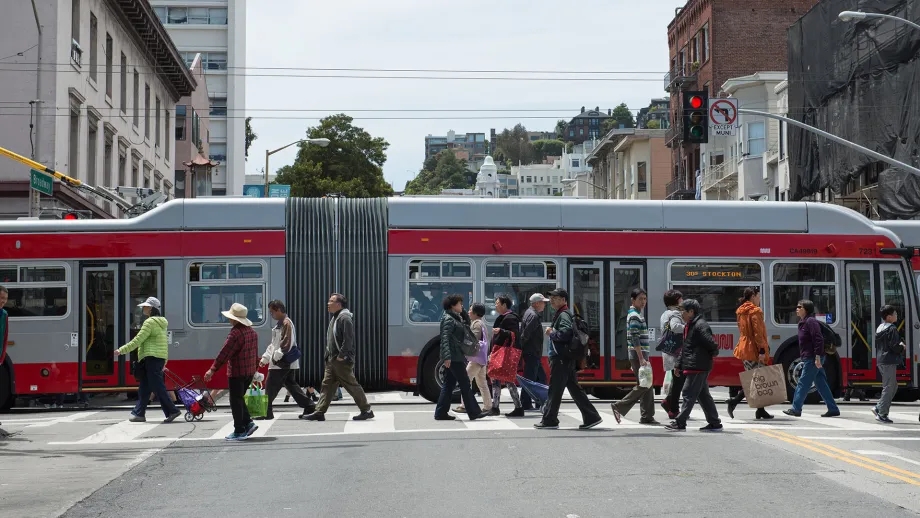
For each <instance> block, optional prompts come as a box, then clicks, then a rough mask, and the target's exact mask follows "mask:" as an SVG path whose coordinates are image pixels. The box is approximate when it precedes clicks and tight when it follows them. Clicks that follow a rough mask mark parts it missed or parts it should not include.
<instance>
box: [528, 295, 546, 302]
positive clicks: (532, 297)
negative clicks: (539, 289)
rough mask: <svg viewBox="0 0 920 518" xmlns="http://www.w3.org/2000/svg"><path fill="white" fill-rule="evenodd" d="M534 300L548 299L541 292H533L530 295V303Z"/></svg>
mask: <svg viewBox="0 0 920 518" xmlns="http://www.w3.org/2000/svg"><path fill="white" fill-rule="evenodd" d="M534 302H549V299H548V298H546V297H544V296H543V294H542V293H534V294H533V295H531V296H530V303H531V304H533V303H534Z"/></svg>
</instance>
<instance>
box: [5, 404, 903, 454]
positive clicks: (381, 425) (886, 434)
mask: <svg viewBox="0 0 920 518" xmlns="http://www.w3.org/2000/svg"><path fill="white" fill-rule="evenodd" d="M598 409H599V410H605V409H606V410H608V411H606V412H604V411H602V412H601V417H602V418H603V419H604V422H603V424H602V425H600V426H598V427H596V428H594V429H593V430H592V433H598V432H600V433H604V432H606V433H609V435H610V436H611V437H615V436H616V435H617V433H618V432H626V433H629V432H630V431H634V430H637V429H642V430H643V431H644V432H648V433H654V432H656V431H658V432H660V433H662V434H665V433H666V432H665V431H664V430H663V429H662V428H661V427H654V426H649V425H644V424H640V423H639V422H638V415H635V416H633V415H630V416H629V418H624V419H623V420H622V423H621V424H617V423H616V420H615V419H614V416H613V414H612V413H610V412H609V407H606V406H605V405H598ZM151 410H153V409H151ZM279 410H280V409H279ZM332 410H333V411H330V412H327V414H326V421H324V422H306V421H303V420H300V419H298V415H299V412H290V411H276V412H275V419H274V420H271V421H258V422H257V424H258V425H259V429H258V430H257V431H256V432H255V434H254V435H253V437H252V438H251V439H254V440H258V439H260V438H269V437H270V438H276V439H282V438H308V437H314V436H315V437H323V436H353V435H380V434H406V435H409V434H420V433H475V432H494V433H515V432H532V433H533V432H536V431H535V430H534V428H533V425H534V424H535V423H537V422H538V421H539V419H540V415H539V413H538V412H528V414H527V415H526V416H525V417H523V418H507V417H505V416H498V417H489V418H486V419H481V420H477V421H469V420H467V418H466V416H459V417H458V418H457V419H456V420H454V421H435V420H434V419H433V417H434V416H433V409H431V408H426V409H409V410H405V409H396V410H387V409H386V408H385V407H380V408H378V409H375V410H374V413H375V416H376V417H375V419H373V420H369V421H354V420H352V419H351V418H352V417H353V416H355V415H357V412H356V411H335V408H333V409H332ZM905 410H907V409H905ZM821 411H823V408H819V407H815V410H813V411H811V410H810V409H809V408H807V407H806V411H805V412H804V413H803V414H802V417H800V418H793V417H788V416H784V415H782V413H781V412H779V411H778V410H777V411H775V412H774V414H775V416H776V417H775V419H773V420H769V421H757V420H755V419H754V411H753V409H746V408H744V409H740V408H739V409H738V410H736V412H735V417H736V418H735V419H729V418H727V416H722V418H723V425H724V426H725V429H726V431H733V430H737V431H745V430H783V431H786V432H788V433H794V434H796V435H800V436H802V437H806V438H821V439H825V440H839V441H855V440H866V439H867V438H866V437H854V436H853V435H852V434H851V432H868V433H871V434H872V435H873V437H874V438H878V440H909V441H916V440H920V427H918V421H917V419H918V418H917V415H916V414H914V413H912V412H907V411H905V412H892V413H891V417H892V419H894V420H895V424H893V425H891V424H882V423H878V422H876V421H875V420H874V419H873V417H872V414H871V413H870V412H869V410H868V409H867V408H866V407H859V408H855V409H853V410H843V415H842V416H841V417H838V418H823V417H820V415H819V413H820V412H821ZM659 413H660V412H659ZM125 414H126V413H124V412H115V411H96V412H92V411H91V412H79V413H74V414H72V415H66V416H61V417H48V416H47V415H45V414H40V415H39V416H37V417H23V418H15V419H4V420H3V428H5V429H6V430H8V431H10V432H19V433H20V435H21V436H22V437H30V436H31V437H34V440H41V441H42V442H44V443H45V444H47V445H49V446H69V447H91V446H94V445H132V444H133V445H137V446H138V447H158V448H159V447H165V446H168V445H170V444H172V443H194V442H200V441H220V440H223V439H224V437H226V436H227V435H228V434H230V433H231V432H232V431H233V421H232V416H231V415H230V412H229V410H227V409H226V408H222V409H218V410H217V411H215V412H211V413H207V414H205V417H204V419H203V420H202V421H197V422H194V423H187V422H185V421H183V420H181V419H180V420H177V421H176V422H173V423H169V424H164V423H161V422H160V421H159V420H158V419H159V416H158V415H157V413H156V412H154V411H151V412H149V413H148V419H149V421H148V422H146V423H130V422H128V421H127V420H126V415H125ZM559 417H560V430H563V431H565V430H577V428H578V425H580V424H581V415H580V413H579V412H578V410H577V409H575V408H574V407H571V406H566V407H564V409H563V410H562V411H561V412H560V416H559ZM657 417H658V419H659V420H663V419H664V416H662V415H659V416H657ZM704 424H705V422H704V421H703V416H702V413H701V412H696V413H695V414H694V415H693V416H692V420H691V422H690V423H688V429H690V430H691V431H692V430H695V429H696V428H697V427H698V426H702V425H704ZM697 425H698V426H697ZM536 433H539V432H536ZM544 433H545V432H544ZM369 440H373V439H369Z"/></svg>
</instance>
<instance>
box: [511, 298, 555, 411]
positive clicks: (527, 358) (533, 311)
mask: <svg viewBox="0 0 920 518" xmlns="http://www.w3.org/2000/svg"><path fill="white" fill-rule="evenodd" d="M547 302H549V299H548V298H546V297H544V296H543V294H542V293H534V294H533V295H531V296H530V307H529V308H527V311H525V312H524V319H523V321H522V322H521V348H522V349H523V354H522V355H521V358H522V360H523V361H524V377H525V378H527V379H529V380H531V381H536V382H537V383H546V372H545V371H544V370H543V340H544V339H545V338H546V334H545V333H544V332H543V316H542V315H543V310H544V309H546V303H547ZM538 406H539V403H538ZM533 407H534V404H533V401H532V400H531V398H530V393H528V392H527V391H526V390H525V391H524V393H523V394H521V409H520V410H521V411H520V414H521V415H523V414H524V411H525V410H532V409H533ZM515 412H517V410H515ZM512 414H514V412H512Z"/></svg>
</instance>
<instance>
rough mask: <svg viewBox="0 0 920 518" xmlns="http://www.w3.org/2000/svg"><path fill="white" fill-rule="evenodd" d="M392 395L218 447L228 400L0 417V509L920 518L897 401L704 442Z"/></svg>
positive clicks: (697, 422) (729, 427) (911, 429)
mask: <svg viewBox="0 0 920 518" xmlns="http://www.w3.org/2000/svg"><path fill="white" fill-rule="evenodd" d="M391 399H392V403H391V404H380V403H378V405H377V406H376V407H375V412H376V413H377V415H378V419H376V420H375V422H367V423H354V422H351V421H349V420H348V418H349V417H350V416H351V415H355V414H356V413H357V409H356V408H355V407H354V406H353V405H350V404H349V403H350V402H348V401H342V402H340V403H337V404H335V405H334V406H333V407H332V408H331V409H330V413H329V414H327V418H328V420H327V421H326V422H325V423H307V422H303V421H300V420H298V419H296V415H297V413H296V412H295V411H296V408H294V407H285V408H284V409H283V410H282V411H280V412H279V411H276V415H279V419H276V420H275V421H274V422H270V424H268V422H264V421H263V422H260V423H259V424H260V426H261V427H262V428H260V431H259V432H257V433H256V436H255V437H253V438H252V439H250V440H249V441H247V442H243V443H227V442H224V441H222V440H220V436H221V434H222V433H223V432H224V431H225V430H226V426H227V424H229V416H228V411H227V409H226V406H225V405H224V406H222V408H220V409H219V410H218V412H215V413H213V414H207V417H206V419H205V421H202V422H200V423H195V424H189V423H185V422H177V423H173V424H170V425H157V424H155V423H154V422H153V421H152V420H151V422H148V423H147V424H146V425H141V427H143V428H138V427H137V425H133V426H127V423H124V422H123V420H124V417H125V413H124V411H95V412H97V413H92V412H93V411H89V412H57V413H44V412H43V413H39V414H23V415H14V416H0V420H2V421H4V424H3V427H4V428H6V429H7V430H11V431H21V432H22V433H21V435H19V436H17V437H13V438H11V439H9V440H7V441H5V442H2V441H0V517H7V516H9V517H16V518H19V517H45V516H48V517H57V516H65V517H90V516H92V517H122V516H151V517H158V516H169V517H184V516H196V517H201V516H204V517H211V516H215V517H220V516H244V517H262V516H266V517H267V516H292V517H304V516H306V517H313V516H316V517H326V516H329V517H353V516H354V517H362V518H363V517H368V516H374V517H376V516H381V517H426V518H427V517H432V516H439V517H453V516H458V517H459V516H462V517H469V516H483V517H485V516H510V517H518V516H520V517H544V516H546V517H563V518H570V517H573V516H576V517H579V518H587V517H609V516H630V517H639V516H650V517H651V516H654V517H659V516H661V517H666V516H688V517H689V516H692V517H717V516H732V517H745V516H757V517H763V516H771V515H773V516H784V515H785V516H795V517H796V518H799V517H811V516H814V517H827V516H835V515H843V516H847V517H872V518H878V517H885V518H895V517H901V516H918V515H920V422H918V419H917V406H916V404H914V405H902V406H898V407H896V408H893V409H892V417H893V418H896V419H895V420H896V424H895V425H882V424H880V423H877V422H875V421H874V420H873V419H872V416H871V414H870V413H869V410H868V408H869V407H868V406H866V405H859V404H842V405H841V407H842V409H843V410H844V415H843V416H842V417H841V418H837V419H823V418H821V417H819V414H820V413H821V412H822V411H823V408H822V407H819V406H807V407H806V409H805V417H804V418H802V419H794V418H788V417H785V416H782V415H781V413H780V410H781V409H780V408H777V409H774V412H773V413H774V414H776V415H777V418H776V419H774V420H773V421H771V422H769V423H768V424H767V423H764V422H756V421H754V419H753V410H750V409H747V408H740V409H739V410H738V411H736V419H734V420H730V419H727V416H725V415H723V419H724V422H725V423H726V429H725V431H723V432H721V433H716V434H705V433H703V432H699V431H697V427H699V426H702V425H703V424H705V423H704V422H703V420H702V415H701V413H699V411H697V412H696V413H695V416H694V417H696V419H694V420H692V421H691V422H690V426H689V427H688V428H689V431H687V432H684V433H670V432H666V431H664V430H663V429H662V428H661V427H648V426H643V425H640V424H638V423H637V422H636V421H638V415H635V416H634V415H629V416H627V420H626V421H624V424H622V425H617V424H616V423H615V422H614V420H613V418H612V416H610V415H609V412H610V408H609V405H607V404H604V403H598V409H599V410H601V411H602V412H605V413H606V414H607V415H605V416H604V417H605V422H604V424H603V425H602V426H601V427H599V428H596V429H594V430H590V431H579V430H577V429H576V427H577V425H578V424H580V422H579V420H578V419H577V417H576V416H577V411H575V409H574V407H573V406H572V405H571V403H569V404H566V405H564V407H563V410H564V413H565V414H564V415H563V416H562V419H561V421H562V427H563V428H562V429H560V430H555V431H543V430H534V429H533V428H532V424H533V423H535V422H537V421H538V419H539V416H538V415H537V414H531V415H528V416H527V417H525V418H522V419H515V420H511V419H507V418H505V417H500V418H489V419H485V420H482V421H478V422H474V423H467V422H466V421H465V418H464V417H461V418H460V419H458V420H457V421H452V422H435V421H434V420H433V419H432V410H433V408H432V405H431V404H429V403H427V402H415V403H414V404H413V402H411V401H404V402H397V401H396V398H391ZM724 409H725V406H724V405H722V404H720V405H719V410H720V411H721V412H724ZM155 415H156V414H155V413H154V412H151V413H149V414H148V416H149V417H152V416H155ZM657 417H658V418H659V420H662V421H663V420H664V416H663V415H658V416H657ZM26 419H31V421H26ZM26 423H31V424H26Z"/></svg>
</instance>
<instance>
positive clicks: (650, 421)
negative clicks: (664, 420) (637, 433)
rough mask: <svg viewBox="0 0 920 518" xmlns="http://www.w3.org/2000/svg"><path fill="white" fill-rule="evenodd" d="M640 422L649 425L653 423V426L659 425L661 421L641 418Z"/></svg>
mask: <svg viewBox="0 0 920 518" xmlns="http://www.w3.org/2000/svg"><path fill="white" fill-rule="evenodd" d="M639 424H647V425H651V426H658V425H660V424H661V423H659V422H658V421H656V420H654V419H639Z"/></svg>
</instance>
